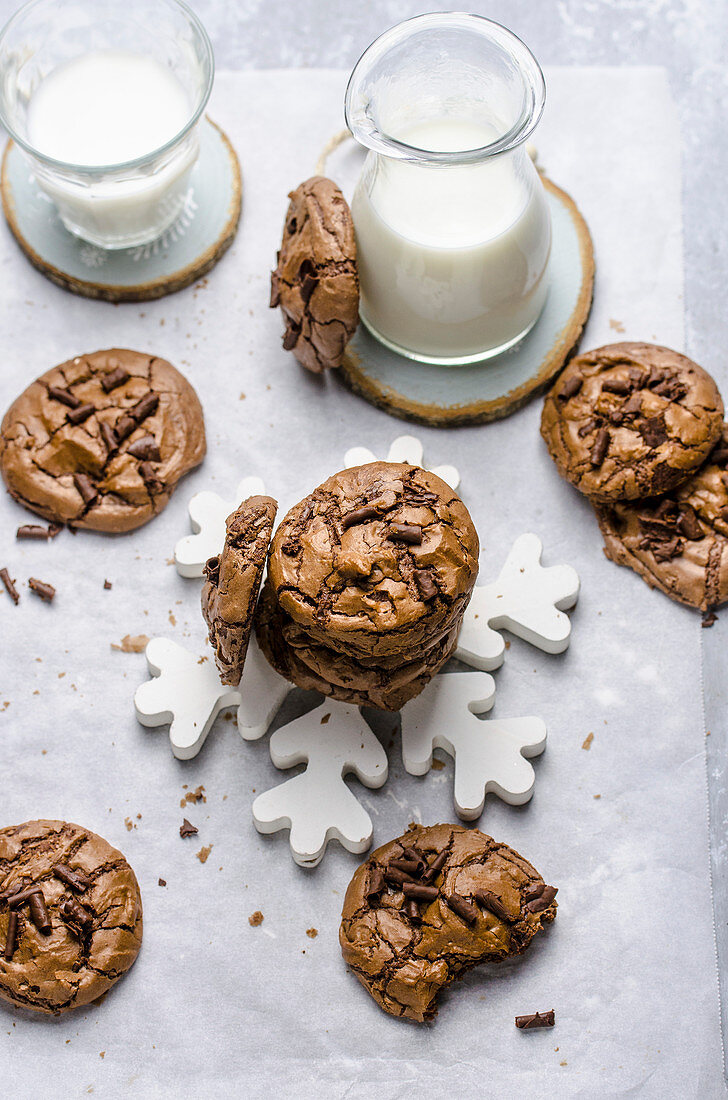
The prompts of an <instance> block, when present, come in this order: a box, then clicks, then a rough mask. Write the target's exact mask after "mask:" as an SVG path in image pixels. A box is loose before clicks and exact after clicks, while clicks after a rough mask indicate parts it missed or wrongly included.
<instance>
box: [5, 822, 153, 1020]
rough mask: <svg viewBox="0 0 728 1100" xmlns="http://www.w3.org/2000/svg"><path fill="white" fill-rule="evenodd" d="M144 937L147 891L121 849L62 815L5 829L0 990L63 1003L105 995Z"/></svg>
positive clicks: (42, 1008) (28, 1002) (44, 1005)
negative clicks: (144, 892) (59, 818)
mask: <svg viewBox="0 0 728 1100" xmlns="http://www.w3.org/2000/svg"><path fill="white" fill-rule="evenodd" d="M141 944H142V899H141V895H140V893H139V886H138V883H137V880H136V878H135V876H134V872H133V871H132V869H131V867H130V866H129V864H128V863H127V862H126V860H125V859H124V857H123V855H122V854H121V852H118V851H117V850H116V848H112V846H111V845H110V844H109V843H108V842H107V841H105V840H103V839H102V838H101V837H100V836H96V834H95V833H92V832H89V830H88V829H82V828H81V827H80V826H79V825H69V824H67V823H66V822H63V821H29V822H26V824H25V825H16V826H13V827H10V828H7V829H0V951H1V952H2V954H0V998H3V999H4V1000H6V1001H10V1002H11V1004H14V1005H19V1006H20V1007H22V1008H29V1009H34V1010H35V1011H38V1012H54V1013H59V1012H67V1011H68V1010H69V1009H71V1008H78V1007H79V1006H80V1005H86V1004H89V1003H90V1002H91V1001H95V1000H96V999H97V997H100V996H101V995H102V994H103V993H105V992H106V991H107V990H108V989H110V988H111V986H112V985H114V983H115V982H116V981H118V979H119V978H120V977H121V976H122V974H124V973H125V972H126V971H127V970H128V969H129V968H130V966H131V965H132V963H133V962H134V960H135V959H136V957H137V955H138V954H139V948H140V947H141Z"/></svg>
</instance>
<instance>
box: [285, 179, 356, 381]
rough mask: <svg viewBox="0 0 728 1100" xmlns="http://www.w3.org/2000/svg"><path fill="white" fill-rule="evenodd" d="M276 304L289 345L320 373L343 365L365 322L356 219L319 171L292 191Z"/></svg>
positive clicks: (332, 183)
mask: <svg viewBox="0 0 728 1100" xmlns="http://www.w3.org/2000/svg"><path fill="white" fill-rule="evenodd" d="M289 198H290V200H291V202H290V206H289V207H288V212H287V214H286V223H285V228H284V230H283V241H282V243H281V249H280V252H279V253H278V266H277V267H276V269H275V271H274V272H273V273H272V275H271V296H270V304H271V307H275V306H280V308H281V311H282V313H283V316H284V318H285V322H286V331H285V335H284V337H283V347H284V348H285V349H286V351H292V352H293V354H294V355H295V357H296V359H297V360H298V361H299V363H301V364H302V366H304V367H306V368H307V369H308V370H310V371H313V372H314V373H315V374H320V373H322V372H323V371H325V370H326V369H327V368H329V367H338V366H340V365H341V360H342V357H343V355H344V349H345V347H346V345H347V344H348V342H349V340H350V339H351V337H352V336H353V335H354V332H355V331H356V326H357V324H358V323H359V277H358V275H357V268H356V240H355V237H354V223H353V221H352V218H351V212H350V210H349V207H348V204H347V202H346V199H345V198H344V196H343V195H342V193H341V191H340V189H339V188H338V187H337V186H336V184H335V183H334V182H333V180H330V179H327V178H326V177H325V176H313V177H312V178H311V179H308V180H306V181H305V182H304V183H302V184H301V185H300V187H297V188H296V190H295V191H291V193H290V195H289Z"/></svg>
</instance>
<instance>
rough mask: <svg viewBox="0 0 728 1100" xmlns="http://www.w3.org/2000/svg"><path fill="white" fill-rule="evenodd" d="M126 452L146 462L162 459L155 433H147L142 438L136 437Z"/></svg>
mask: <svg viewBox="0 0 728 1100" xmlns="http://www.w3.org/2000/svg"><path fill="white" fill-rule="evenodd" d="M126 453H127V454H128V455H131V456H132V458H139V459H142V460H143V461H144V462H161V460H162V456H161V454H160V453H159V447H158V446H157V441H156V439H155V438H154V436H153V435H145V436H143V437H142V438H141V439H135V440H134V442H133V443H132V444H130V446H129V447H127V450H126Z"/></svg>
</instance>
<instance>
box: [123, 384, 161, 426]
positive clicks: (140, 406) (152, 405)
mask: <svg viewBox="0 0 728 1100" xmlns="http://www.w3.org/2000/svg"><path fill="white" fill-rule="evenodd" d="M158 405H159V394H158V393H153V392H152V391H151V390H150V392H149V393H145V394H144V397H142V399H141V401H137V403H136V405H134V406H133V408H131V409H129V416H131V417H133V418H134V420H136V422H137V424H141V422H142V420H146V419H147V417H148V416H151V415H152V413H154V412H156V411H157V406H158Z"/></svg>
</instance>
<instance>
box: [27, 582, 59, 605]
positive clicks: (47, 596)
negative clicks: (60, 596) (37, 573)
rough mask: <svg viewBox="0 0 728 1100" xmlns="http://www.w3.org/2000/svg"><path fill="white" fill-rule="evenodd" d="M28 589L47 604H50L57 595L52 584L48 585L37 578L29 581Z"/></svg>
mask: <svg viewBox="0 0 728 1100" xmlns="http://www.w3.org/2000/svg"><path fill="white" fill-rule="evenodd" d="M28 588H30V590H31V591H32V592H35V594H36V596H40V598H41V599H42V600H45V602H46V603H50V602H51V600H52V599H53V597H54V596H55V594H56V590H55V588H54V587H53V585H52V584H46V582H45V581H39V580H38V579H37V578H36V577H30V578H29V579H28Z"/></svg>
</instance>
